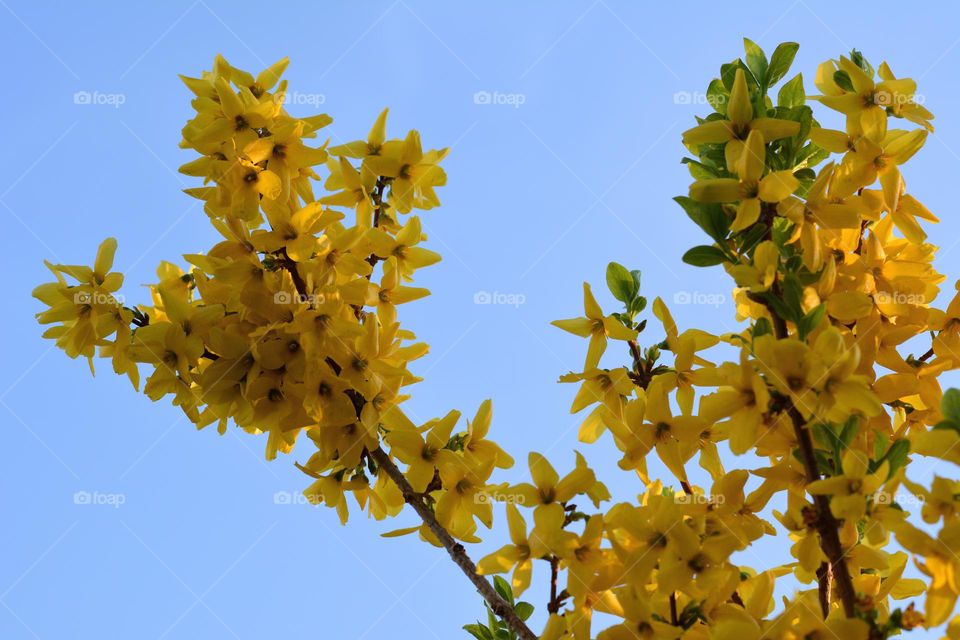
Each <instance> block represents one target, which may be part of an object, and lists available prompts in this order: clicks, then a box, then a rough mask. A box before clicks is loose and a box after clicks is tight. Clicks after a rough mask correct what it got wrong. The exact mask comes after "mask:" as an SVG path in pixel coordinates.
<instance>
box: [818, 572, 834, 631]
mask: <svg viewBox="0 0 960 640" xmlns="http://www.w3.org/2000/svg"><path fill="white" fill-rule="evenodd" d="M832 580H833V571H832V570H831V568H830V563H829V562H821V563H820V567H819V568H818V569H817V584H818V586H819V594H818V596H819V599H820V611H822V612H823V617H824V618H826V617H827V616H828V615H830V585H831V581H832Z"/></svg>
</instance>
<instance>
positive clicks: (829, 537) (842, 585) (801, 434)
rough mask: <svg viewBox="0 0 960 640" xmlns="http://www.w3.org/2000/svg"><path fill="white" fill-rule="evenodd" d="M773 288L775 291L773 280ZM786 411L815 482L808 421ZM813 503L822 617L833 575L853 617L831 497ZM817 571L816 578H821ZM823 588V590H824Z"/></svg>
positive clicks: (780, 325) (782, 328)
mask: <svg viewBox="0 0 960 640" xmlns="http://www.w3.org/2000/svg"><path fill="white" fill-rule="evenodd" d="M774 287H775V289H774V291H775V292H778V288H777V287H776V283H775V284H774ZM763 304H764V305H765V306H766V307H767V311H769V312H770V317H771V319H772V321H773V322H772V324H773V331H774V335H776V337H777V339H778V340H783V339H784V338H787V337H788V330H787V323H786V322H785V321H784V319H783V318H781V317H780V316H779V315H777V312H776V311H775V310H774V309H773V307H772V306H771V305H769V304H767V303H766V302H764V303H763ZM787 414H788V415H789V416H790V420H791V422H793V431H794V434H795V435H796V438H797V443H798V445H799V447H800V457H801V458H802V460H803V468H804V471H805V473H806V476H807V483H808V484H809V483H811V482H816V481H817V480H819V479H820V470H819V469H818V468H817V458H816V453H815V452H814V448H813V438H812V437H811V435H810V430H809V429H807V424H806V423H807V421H806V420H805V419H804V417H803V415H802V414H801V413H800V411H798V410H797V407H796V406H795V405H794V404H793V402H792V401H790V402H789V404H788V406H787ZM813 502H814V504H815V505H816V508H817V518H816V527H817V533H819V534H820V548H821V549H822V550H823V553H824V555H826V556H827V559H828V560H829V567H828V569H827V570H826V571H824V576H825V577H823V578H821V579H820V580H819V587H820V601H821V607H823V606H824V603H826V607H825V608H824V611H823V614H824V617H826V616H827V614H828V613H829V612H830V593H829V590H830V580H829V576H830V575H831V574H832V575H833V578H834V579H835V580H836V582H837V595H838V596H839V598H840V602H841V603H842V604H843V611H844V613H845V614H846V616H847V617H848V618H852V617H854V615H855V613H856V605H857V592H856V591H855V590H854V588H853V579H852V578H851V577H850V569H849V567H847V563H846V560H845V559H844V553H843V545H841V544H840V533H839V529H840V523H839V522H837V519H836V518H834V517H833V512H831V511H830V497H829V496H827V495H823V494H818V495H815V496H813ZM819 574H820V572H818V577H820V575H819ZM825 590H826V593H824V591H825Z"/></svg>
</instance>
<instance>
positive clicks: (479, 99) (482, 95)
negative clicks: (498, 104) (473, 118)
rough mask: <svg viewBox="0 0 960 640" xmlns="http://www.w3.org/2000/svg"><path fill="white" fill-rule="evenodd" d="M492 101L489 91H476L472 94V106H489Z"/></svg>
mask: <svg viewBox="0 0 960 640" xmlns="http://www.w3.org/2000/svg"><path fill="white" fill-rule="evenodd" d="M492 101H493V96H492V95H491V94H490V92H489V91H477V92H476V93H475V94H473V104H490V103H491V102H492Z"/></svg>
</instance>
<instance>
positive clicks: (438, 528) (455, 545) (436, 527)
mask: <svg viewBox="0 0 960 640" xmlns="http://www.w3.org/2000/svg"><path fill="white" fill-rule="evenodd" d="M370 456H371V457H372V458H373V460H374V461H375V462H376V463H377V465H378V466H379V467H380V468H381V469H382V470H383V471H384V472H385V473H386V474H387V476H388V477H389V478H390V479H391V480H393V482H394V483H395V484H396V485H397V487H398V488H399V489H400V493H401V494H402V495H403V500H404V502H406V503H407V504H409V505H410V506H411V507H413V510H414V511H416V512H417V515H418V516H420V519H421V520H423V523H424V524H425V525H427V528H428V529H430V532H431V533H432V534H433V535H434V536H435V537H436V538H437V540H438V541H440V544H441V545H443V548H444V549H446V550H447V553H449V554H450V558H451V559H452V560H453V562H454V564H456V565H457V566H458V567H460V570H461V571H463V573H464V575H465V576H467V578H468V579H469V580H470V582H472V583H473V586H475V587H476V588H477V591H479V592H480V595H481V596H483V599H484V600H486V601H487V604H488V605H489V606H490V609H491V610H492V611H493V612H494V613H495V614H496V615H497V616H498V617H499V618H500V619H501V620H503V622H504V623H505V624H506V625H507V626H508V627H510V630H511V631H513V632H514V633H516V634H517V635H518V636H519V637H520V638H522V639H523V640H536V638H537V634H535V633H534V632H533V631H531V630H530V628H529V627H528V626H527V625H526V623H525V622H524V621H523V620H521V619H520V617H519V616H517V613H516V612H515V611H514V610H513V607H511V606H510V604H509V603H508V602H507V601H506V600H504V599H503V598H501V597H500V594H498V593H497V592H496V591H495V590H494V588H493V586H492V585H491V584H490V582H489V581H488V580H487V579H486V578H484V577H483V576H481V575H479V574H478V573H477V567H476V565H475V564H473V561H472V560H471V559H470V556H468V555H467V552H466V550H465V549H464V548H463V545H462V544H460V543H459V542H457V541H456V540H454V539H453V536H451V535H450V533H449V532H448V531H447V530H446V529H445V528H444V527H443V525H441V524H440V523H439V522H437V518H436V516H434V514H433V511H431V510H430V508H429V507H427V505H426V504H424V502H423V500H422V499H421V498H420V496H418V495H417V493H416V492H415V491H414V490H413V487H412V486H411V485H410V483H409V482H408V481H407V478H406V477H405V476H404V475H403V472H401V471H400V469H399V468H398V467H397V465H395V464H394V463H393V460H391V459H390V456H389V455H388V454H387V452H385V451H384V450H383V449H381V448H379V447H377V448H376V449H374V450H373V451H370Z"/></svg>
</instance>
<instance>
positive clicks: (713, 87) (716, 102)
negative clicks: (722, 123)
mask: <svg viewBox="0 0 960 640" xmlns="http://www.w3.org/2000/svg"><path fill="white" fill-rule="evenodd" d="M707 102H709V103H710V106H711V107H713V110H714V111H716V112H717V113H722V114H723V115H727V103H728V102H730V92H729V91H727V88H726V87H725V86H723V81H721V80H720V78H714V79H713V80H711V81H710V86H708V87H707Z"/></svg>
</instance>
